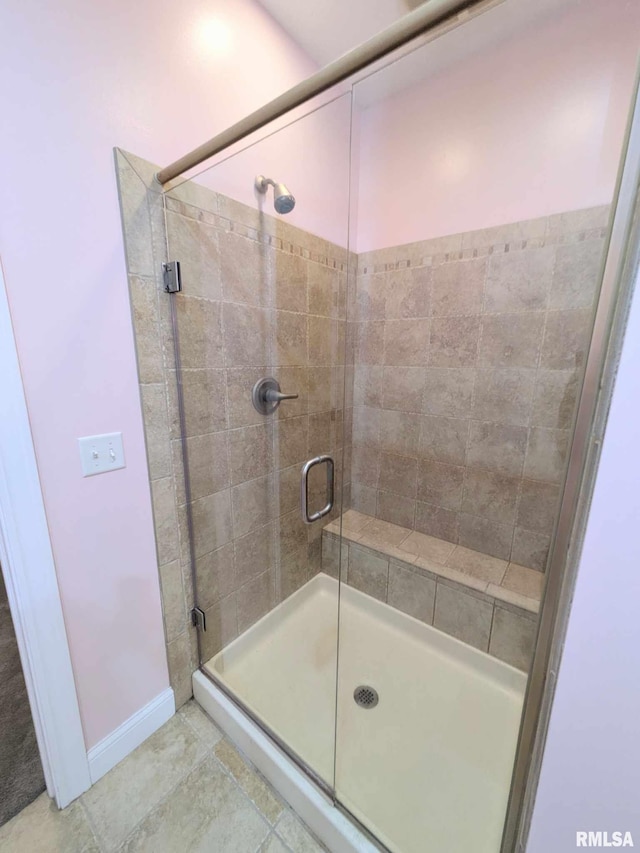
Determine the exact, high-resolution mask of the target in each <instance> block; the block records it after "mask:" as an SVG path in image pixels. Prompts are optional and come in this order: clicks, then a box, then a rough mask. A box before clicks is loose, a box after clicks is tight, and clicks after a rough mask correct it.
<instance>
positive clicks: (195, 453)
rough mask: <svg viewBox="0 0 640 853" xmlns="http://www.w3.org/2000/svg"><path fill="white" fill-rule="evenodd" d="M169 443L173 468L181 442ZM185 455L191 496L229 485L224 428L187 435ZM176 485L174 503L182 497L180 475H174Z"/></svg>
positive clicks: (218, 490) (199, 495)
mask: <svg viewBox="0 0 640 853" xmlns="http://www.w3.org/2000/svg"><path fill="white" fill-rule="evenodd" d="M172 444H173V453H174V460H175V465H176V470H177V466H178V465H179V463H180V462H181V460H182V442H181V441H174V442H172ZM187 459H188V463H189V478H190V482H191V499H192V500H198V499H199V498H204V497H206V496H207V495H212V494H214V493H215V492H220V491H222V490H223V489H228V488H229V484H230V480H229V454H228V448H227V433H226V432H214V433H210V434H209V435H196V436H192V437H191V438H188V439H187ZM176 487H177V488H176V494H177V499H178V503H179V504H183V503H185V500H186V498H185V491H184V481H183V480H182V478H176Z"/></svg>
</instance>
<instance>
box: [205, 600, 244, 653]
mask: <svg viewBox="0 0 640 853" xmlns="http://www.w3.org/2000/svg"><path fill="white" fill-rule="evenodd" d="M204 617H205V620H206V625H207V630H206V631H203V632H202V633H201V634H200V644H201V653H202V660H203V662H204V661H208V660H210V658H212V657H213V656H214V655H215V654H217V653H218V652H219V651H220V650H221V649H223V648H224V647H225V646H226V645H228V644H229V643H230V642H231V641H232V640H235V638H236V637H237V636H238V618H237V612H236V593H235V592H233V593H231V594H230V595H227V596H225V598H221V599H218V601H216V602H215V603H214V604H212V605H211V606H210V607H208V608H207V609H206V610H205V613H204Z"/></svg>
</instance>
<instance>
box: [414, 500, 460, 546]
mask: <svg viewBox="0 0 640 853" xmlns="http://www.w3.org/2000/svg"><path fill="white" fill-rule="evenodd" d="M459 516H460V514H459V513H458V512H456V510H452V509H444V508H443V507H441V506H434V505H433V504H428V503H424V502H422V501H418V502H417V503H416V530H418V531H419V532H420V533H426V534H427V535H428V536H435V537H437V538H438V539H444V540H445V541H447V542H457V541H458V530H459V526H460V517H459Z"/></svg>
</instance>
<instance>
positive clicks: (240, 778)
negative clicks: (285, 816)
mask: <svg viewBox="0 0 640 853" xmlns="http://www.w3.org/2000/svg"><path fill="white" fill-rule="evenodd" d="M214 755H215V756H216V758H217V759H218V761H220V762H221V763H222V765H223V766H224V767H226V769H227V770H228V771H229V772H230V773H231V775H232V776H233V778H234V779H235V780H236V782H237V783H238V785H240V787H241V788H242V790H243V791H244V793H245V794H246V795H247V796H248V797H249V799H250V800H251V801H252V802H253V803H254V805H255V806H256V808H257V809H258V811H260V813H261V814H263V815H264V816H265V817H266V819H267V820H268V821H269V823H271V824H274V823H275V822H276V821H277V820H278V818H279V817H280V815H281V814H282V811H283V809H284V805H283V804H282V802H281V801H280V800H279V799H278V797H277V796H276V795H275V793H274V791H273V788H271V786H270V785H268V784H267V782H265V780H264V779H263V778H262V777H261V776H260V775H259V774H258V772H257V771H256V770H255V769H253V768H252V767H250V766H249V765H248V764H247V762H246V761H245V759H244V758H243V757H242V755H241V754H240V753H239V752H238V750H237V749H236V748H235V747H234V746H233V744H231V743H230V742H229V741H228V740H221V741H220V743H219V744H217V746H216V747H215V749H214Z"/></svg>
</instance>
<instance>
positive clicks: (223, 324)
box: [117, 152, 355, 704]
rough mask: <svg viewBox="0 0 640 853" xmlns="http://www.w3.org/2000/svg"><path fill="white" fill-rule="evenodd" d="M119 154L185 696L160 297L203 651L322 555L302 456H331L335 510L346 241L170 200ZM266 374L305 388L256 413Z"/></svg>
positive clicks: (189, 650) (286, 590)
mask: <svg viewBox="0 0 640 853" xmlns="http://www.w3.org/2000/svg"><path fill="white" fill-rule="evenodd" d="M117 164H118V171H119V183H120V193H121V204H122V208H123V219H124V231H125V243H126V247H127V261H128V266H129V285H130V291H131V300H132V308H133V321H134V330H135V336H136V347H137V353H138V369H139V375H140V385H141V396H142V406H143V416H144V422H145V432H146V439H147V454H148V462H149V472H150V479H151V491H152V499H153V509H154V520H155V527H156V541H157V548H158V562H159V567H160V568H159V570H160V579H161V587H162V597H163V612H164V620H165V631H166V636H167V650H168V661H169V670H170V677H171V683H172V686H173V688H174V690H175V692H176V698H177V702H178V704H181V703H182V702H184V701H185V700H186V699H187V698H188V697H189V696H190V695H191V673H192V671H193V670H194V669H195V668H196V667H197V664H198V661H197V644H196V636H195V631H194V629H193V628H192V627H191V625H190V622H189V619H188V614H189V612H190V610H191V608H192V607H193V605H194V590H193V584H192V579H191V572H190V559H189V536H188V527H187V515H186V507H185V489H184V473H183V466H182V451H181V441H180V436H181V430H180V423H179V415H178V405H177V382H176V370H175V361H174V342H173V333H172V328H171V322H170V314H169V300H170V298H174V299H175V300H176V307H177V309H178V335H179V339H180V344H179V351H180V357H181V362H182V364H181V368H182V369H181V375H182V388H183V395H184V404H185V436H186V440H187V454H188V460H189V472H190V478H191V494H192V500H193V503H192V510H193V525H194V537H193V539H194V542H193V544H194V549H195V555H196V572H197V581H198V604H199V606H200V607H202V608H203V609H204V610H205V613H206V618H207V631H206V632H205V633H203V634H202V635H201V638H202V643H203V649H202V653H203V658H204V659H207V658H208V657H210V656H211V655H213V654H215V652H217V651H218V650H219V649H220V648H221V647H222V646H223V645H225V644H226V643H228V642H230V641H231V640H232V639H233V638H234V637H235V636H236V635H237V634H238V633H241V632H242V631H244V630H246V629H247V628H248V627H249V626H250V625H251V624H253V623H254V622H255V621H256V620H257V619H259V618H260V617H261V616H262V615H264V614H265V613H266V612H267V611H268V610H269V609H271V608H272V607H274V606H275V605H276V604H277V603H278V602H279V601H281V600H282V599H283V598H286V597H287V596H288V595H290V594H291V593H292V592H293V591H294V590H295V589H297V588H298V587H299V586H300V585H302V584H303V583H305V582H306V581H307V580H308V579H309V578H310V576H311V575H312V574H314V573H315V572H317V571H319V570H320V558H321V554H320V550H321V542H320V536H321V529H322V528H321V525H313V526H309V527H307V526H306V525H304V524H303V522H302V520H301V516H300V507H299V501H300V497H299V491H300V467H301V463H302V462H304V461H305V460H306V459H308V458H309V457H311V456H315V455H317V454H319V453H331V454H332V455H333V456H334V458H335V459H336V463H337V472H336V473H337V479H338V490H337V491H338V495H337V501H336V509H335V512H334V515H335V514H337V513H338V512H339V507H340V495H341V482H340V481H341V470H342V465H341V461H342V447H343V435H345V434H346V435H348V436H350V434H351V423H350V420H347V422H346V425H345V418H344V411H343V402H342V401H343V398H344V385H345V366H344V353H345V326H346V323H345V319H344V318H345V312H346V299H347V295H346V294H347V253H346V251H345V250H344V249H342V248H340V247H338V246H335V245H333V244H330V243H328V242H327V241H325V240H321V239H319V238H317V237H315V236H314V235H312V234H309V233H307V232H304V231H301V230H300V229H297V228H294V227H293V226H291V225H289V224H288V223H287V222H286V221H284V220H281V219H276V218H275V217H271V216H266V215H261V214H259V213H258V212H257V211H255V210H253V209H250V208H248V207H246V206H245V205H242V204H239V203H237V202H235V201H233V200H232V199H229V198H228V197H226V196H222V195H218V194H216V193H214V192H212V191H210V190H207V189H205V188H203V187H201V186H198V185H195V184H184V185H183V186H181V187H179V188H178V189H177V190H174V191H172V192H171V193H170V194H168V195H167V196H166V199H165V201H166V212H165V211H163V199H162V195H161V193H159V192H158V190H159V187H158V186H157V185H156V184H154V182H153V175H154V173H155V171H156V169H155V168H154V167H153V166H152V165H151V164H148V163H145V162H144V161H141V160H139V159H138V158H135V157H133V156H131V155H129V154H127V155H124V154H123V153H122V152H118V153H117ZM165 216H166V218H165ZM165 227H166V235H167V237H168V243H169V251H170V254H171V259H172V260H173V259H176V260H179V261H180V262H181V266H182V281H183V292H182V293H181V294H179V295H177V296H175V297H169V296H168V295H167V294H166V293H164V290H163V282H162V279H161V276H160V269H161V263H162V262H163V261H164V260H166V259H167V258H166V245H165ZM152 249H153V250H152ZM352 268H353V269H355V264H353V266H352ZM352 290H353V288H352ZM263 376H274V377H275V378H276V379H277V380H278V381H279V382H280V385H281V388H282V390H283V391H285V392H290V393H297V394H298V395H299V397H298V399H297V400H291V401H286V402H284V403H283V404H282V405H281V406H280V408H279V410H278V412H277V413H276V414H274V415H272V416H269V417H265V416H263V415H260V414H258V413H257V412H256V411H255V410H254V408H253V406H252V404H251V389H252V387H253V385H254V383H255V382H256V380H258V379H260V378H261V377H263ZM346 470H347V471H350V465H349V466H347V469H346ZM316 474H317V476H318V479H317V481H316V482H312V484H311V496H312V501H315V503H316V504H317V505H321V504H322V503H323V497H324V483H323V481H322V480H321V478H322V477H323V474H324V472H323V471H320V470H317V469H316ZM347 479H348V478H347ZM345 488H346V489H347V490H348V484H347V485H346V486H345ZM345 498H346V500H348V499H349V498H348V491H347V494H346V495H345Z"/></svg>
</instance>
